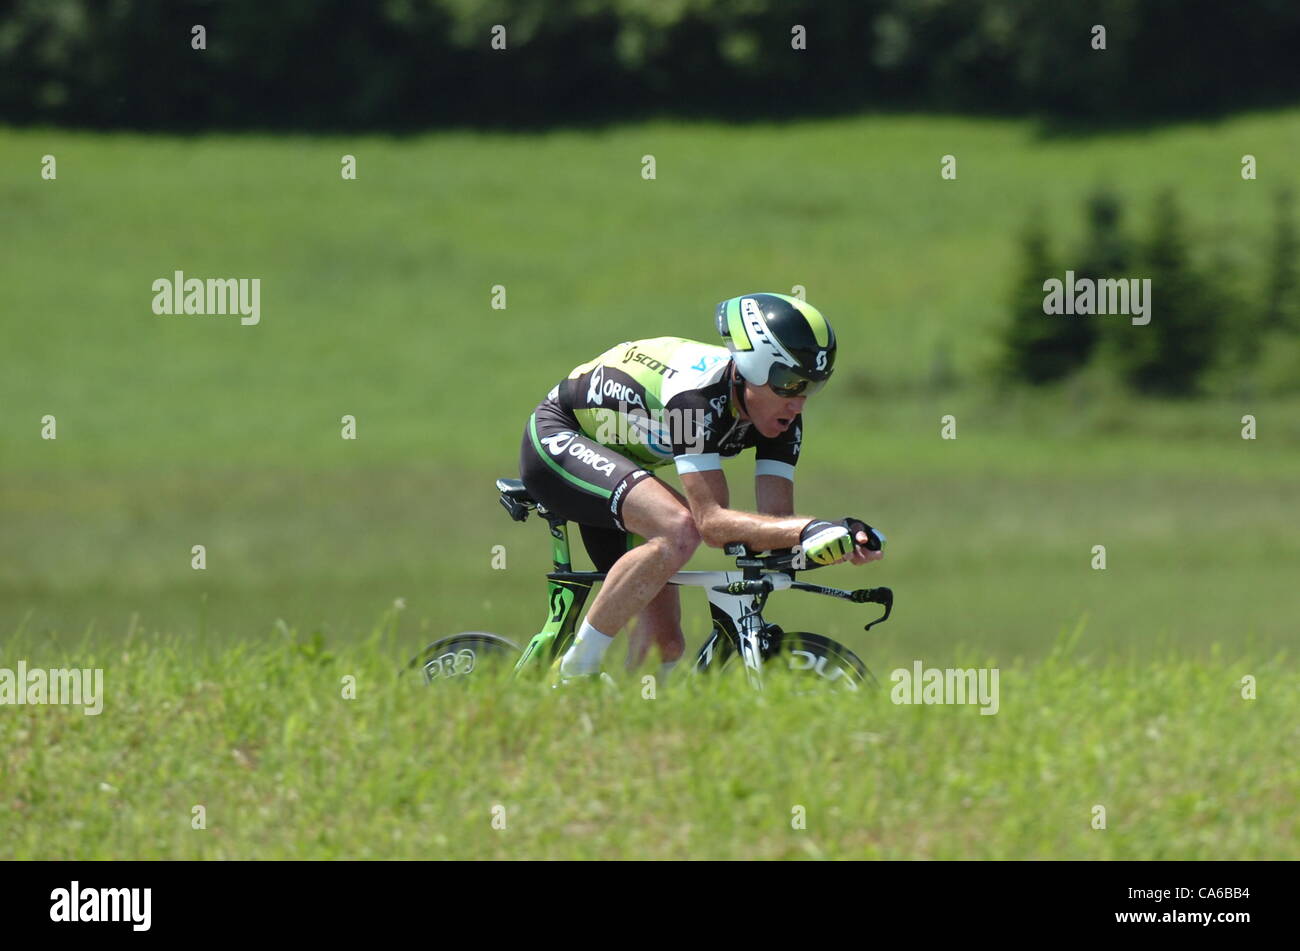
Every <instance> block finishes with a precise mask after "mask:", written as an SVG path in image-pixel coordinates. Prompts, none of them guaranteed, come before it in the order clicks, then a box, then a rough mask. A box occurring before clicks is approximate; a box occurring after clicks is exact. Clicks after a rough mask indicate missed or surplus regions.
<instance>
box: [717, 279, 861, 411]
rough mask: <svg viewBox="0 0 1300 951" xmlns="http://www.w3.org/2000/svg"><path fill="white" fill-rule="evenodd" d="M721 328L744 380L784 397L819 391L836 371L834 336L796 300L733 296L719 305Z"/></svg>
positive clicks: (818, 314)
mask: <svg viewBox="0 0 1300 951" xmlns="http://www.w3.org/2000/svg"><path fill="white" fill-rule="evenodd" d="M717 327H718V333H719V334H721V335H722V339H723V340H724V341H725V342H726V344H727V349H728V350H730V351H731V353H732V359H733V360H734V362H735V364H736V370H737V371H738V372H739V374H740V375H741V377H743V378H744V379H745V380H747V381H749V382H750V383H753V384H755V385H757V386H762V385H764V384H767V385H769V386H771V387H772V389H774V390H775V391H776V392H777V393H779V394H781V395H782V396H807V395H809V394H812V393H815V392H817V391H818V390H819V389H821V388H822V386H823V385H825V383H826V381H827V380H828V379H829V378H830V375H831V371H832V370H833V369H834V368H835V331H834V330H832V329H831V325H830V324H829V323H828V322H827V320H826V318H825V317H823V316H822V313H821V311H819V310H818V309H817V308H816V307H814V306H813V305H812V304H809V303H807V302H806V301H801V300H799V299H798V298H797V297H787V296H786V295H784V294H744V295H742V296H740V297H732V298H730V299H729V300H724V301H723V302H722V303H721V304H719V305H718V312H717Z"/></svg>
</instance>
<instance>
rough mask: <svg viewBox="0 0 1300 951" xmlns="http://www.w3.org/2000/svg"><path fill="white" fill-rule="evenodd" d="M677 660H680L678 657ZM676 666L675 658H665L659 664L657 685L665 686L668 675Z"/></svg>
mask: <svg viewBox="0 0 1300 951" xmlns="http://www.w3.org/2000/svg"><path fill="white" fill-rule="evenodd" d="M678 660H681V658H680V657H679V658H678ZM676 666H677V661H676V660H665V661H663V662H662V663H660V664H659V686H661V687H662V686H665V685H666V684H667V683H668V675H669V674H671V673H672V672H673V668H674V667H676Z"/></svg>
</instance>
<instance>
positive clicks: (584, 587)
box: [514, 509, 832, 688]
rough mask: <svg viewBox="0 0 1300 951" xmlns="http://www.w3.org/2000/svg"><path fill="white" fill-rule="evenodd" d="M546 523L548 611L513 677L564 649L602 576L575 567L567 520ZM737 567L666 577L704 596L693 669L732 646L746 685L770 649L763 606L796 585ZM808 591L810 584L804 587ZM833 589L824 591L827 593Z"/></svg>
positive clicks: (758, 568) (745, 563) (756, 682)
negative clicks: (760, 586) (706, 617)
mask: <svg viewBox="0 0 1300 951" xmlns="http://www.w3.org/2000/svg"><path fill="white" fill-rule="evenodd" d="M539 514H541V515H542V516H543V517H544V518H545V519H546V521H547V523H548V524H549V525H550V529H551V553H552V560H553V562H554V570H552V571H550V572H548V573H547V575H546V577H547V579H548V581H549V582H550V585H549V593H548V603H549V604H550V615H549V617H548V618H547V621H546V624H545V626H544V627H543V628H542V629H541V631H539V632H538V633H537V634H535V635H533V637H532V639H531V640H530V641H529V642H528V646H527V647H526V648H524V653H523V656H522V657H521V658H520V659H519V662H518V663H517V664H516V665H515V671H514V672H515V676H516V677H518V676H521V675H523V674H524V673H525V672H526V671H529V670H531V669H535V668H536V667H537V666H538V665H539V663H540V662H542V661H543V659H544V660H545V661H547V662H549V661H551V660H553V659H554V658H555V657H556V656H557V655H558V654H559V653H560V651H562V650H565V649H567V648H568V643H569V639H570V638H571V637H572V636H573V632H574V628H575V627H576V626H577V621H578V617H579V616H580V615H581V613H582V608H583V606H584V605H585V604H586V601H587V598H588V596H589V595H590V594H591V590H592V588H593V587H595V585H597V584H598V583H600V582H601V581H604V580H605V575H606V572H603V571H574V570H573V563H572V556H571V553H570V548H569V530H568V523H567V522H566V521H565V520H563V519H557V518H554V517H552V516H550V515H546V514H545V513H543V512H541V511H540V509H539ZM737 567H738V568H739V569H740V570H737V571H679V572H678V573H677V574H675V575H673V576H672V577H671V578H669V579H668V583H669V584H675V585H680V586H681V587H695V588H704V589H705V591H706V594H707V595H708V598H709V613H710V615H711V616H712V619H713V631H712V633H711V634H710V636H709V638H708V639H707V640H706V641H705V642H704V645H703V646H702V647H701V648H700V652H699V654H698V655H697V657H696V660H695V664H694V668H695V670H696V671H704V670H707V669H708V668H709V667H710V666H711V665H712V664H713V663H714V661H715V660H718V661H722V660H725V659H726V658H727V657H728V656H729V655H730V653H731V652H732V651H733V650H739V651H740V655H741V658H742V659H743V661H744V665H745V676H746V677H747V678H748V679H749V682H750V683H751V685H753V686H754V687H757V688H761V687H762V669H763V661H764V660H765V659H766V658H767V656H768V654H769V650H770V646H771V645H770V638H769V631H770V630H771V628H770V626H769V625H768V624H767V623H766V622H765V621H764V620H763V605H764V603H765V602H766V600H767V595H768V594H769V593H770V592H772V591H781V590H785V589H788V588H790V587H791V586H793V585H794V584H795V580H794V578H793V576H791V575H789V574H787V573H785V572H782V571H772V570H766V569H764V568H763V563H762V562H761V561H759V560H758V559H748V560H746V559H743V558H742V559H738V561H737ZM760 579H761V580H763V581H765V582H766V585H765V588H766V590H764V591H762V592H760V593H755V594H732V593H729V592H723V591H717V590H715V589H716V588H719V587H726V586H731V585H736V584H738V583H741V582H746V581H748V582H752V581H757V580H760ZM807 587H808V589H809V590H812V589H813V587H814V586H811V585H809V586H807ZM830 590H832V589H825V591H826V592H827V593H829V592H830Z"/></svg>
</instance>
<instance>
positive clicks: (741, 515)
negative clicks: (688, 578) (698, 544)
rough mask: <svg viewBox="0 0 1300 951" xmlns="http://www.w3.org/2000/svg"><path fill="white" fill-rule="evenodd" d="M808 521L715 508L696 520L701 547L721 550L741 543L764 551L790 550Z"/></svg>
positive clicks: (796, 542) (805, 519) (800, 518)
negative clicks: (728, 543)
mask: <svg viewBox="0 0 1300 951" xmlns="http://www.w3.org/2000/svg"><path fill="white" fill-rule="evenodd" d="M810 521H812V519H811V518H809V517H807V516H800V515H787V516H777V515H759V514H757V513H755V512H742V511H739V510H738V509H724V508H715V509H712V510H711V511H709V512H708V513H707V514H705V515H704V516H703V518H701V519H699V520H698V527H699V529H700V535H701V536H702V537H703V539H704V544H706V545H709V546H711V547H713V548H721V547H722V546H723V545H725V544H726V543H727V542H744V543H745V544H746V545H748V546H749V547H750V548H754V549H759V550H763V551H769V550H775V549H778V548H792V547H794V546H795V545H797V544H799V533H800V532H801V531H803V527H804V526H805V525H807V524H808V523H809V522H810Z"/></svg>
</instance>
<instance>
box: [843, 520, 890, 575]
mask: <svg viewBox="0 0 1300 951" xmlns="http://www.w3.org/2000/svg"><path fill="white" fill-rule="evenodd" d="M840 524H842V525H843V526H844V527H845V528H846V529H848V531H850V532H851V533H852V534H853V540H854V542H856V544H855V545H854V546H853V551H852V553H851V554H850V555H849V558H848V560H849V561H850V562H851V563H852V564H855V565H865V564H866V563H867V562H869V561H879V560H880V559H882V558H884V557H885V553H884V552H883V551H872V550H870V549H869V548H868V547H867V546H868V545H869V544H870V543H871V539H872V536H873V535H874V536H875V538H876V539H877V540H878V541H879V545H880V548H882V549H883V548H884V547H885V536H884V535H882V534H880V532H878V531H876V530H875V529H874V528H872V527H871V526H870V525H868V524H867V523H866V522H864V521H862V519H860V518H853V517H852V516H850V517H848V518H846V519H844V521H843V522H841V523H840Z"/></svg>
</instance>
